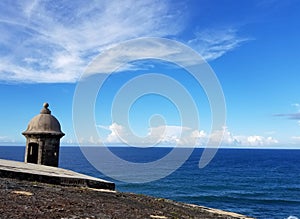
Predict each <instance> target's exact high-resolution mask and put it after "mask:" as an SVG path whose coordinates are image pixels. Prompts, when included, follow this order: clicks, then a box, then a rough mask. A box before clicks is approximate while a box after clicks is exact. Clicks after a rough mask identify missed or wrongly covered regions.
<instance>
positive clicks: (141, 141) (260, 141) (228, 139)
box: [104, 123, 300, 147]
mask: <svg viewBox="0 0 300 219" xmlns="http://www.w3.org/2000/svg"><path fill="white" fill-rule="evenodd" d="M109 130H110V134H109V135H108V136H107V138H106V139H105V140H104V141H105V142H107V143H111V144H113V143H117V144H120V143H129V144H130V145H141V146H143V145H153V143H154V144H155V143H159V144H161V145H176V144H177V145H181V146H193V145H196V146H205V145H206V144H207V142H208V139H209V138H211V141H212V142H213V143H216V144H217V143H218V140H219V139H222V143H221V145H223V146H233V147H244V146H272V145H276V144H278V143H279V141H278V140H277V139H275V138H273V137H271V136H262V135H250V136H244V135H233V134H232V133H231V132H230V131H229V130H228V128H227V127H223V129H222V130H217V131H214V132H213V133H211V134H210V135H209V134H207V133H206V132H205V131H204V130H192V129H190V128H188V127H181V126H158V127H152V128H151V129H150V130H149V132H148V134H147V135H146V136H145V137H144V138H136V136H132V133H131V132H130V131H128V130H127V129H126V128H124V127H123V126H121V125H119V124H117V123H113V124H112V125H110V126H109ZM295 138H296V137H295ZM299 139H300V138H299Z"/></svg>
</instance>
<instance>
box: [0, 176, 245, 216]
mask: <svg viewBox="0 0 300 219" xmlns="http://www.w3.org/2000/svg"><path fill="white" fill-rule="evenodd" d="M0 218H74V219H75V218H229V219H233V218H247V217H244V216H242V215H237V214H234V213H228V212H223V211H219V210H215V209H209V208H205V207H200V206H193V205H188V204H183V203H178V202H174V201H170V200H166V199H161V198H153V197H148V196H144V195H136V194H131V193H121V192H107V191H101V190H93V189H88V188H79V187H63V186H56V185H50V184H44V183H37V182H27V181H20V180H15V179H7V178H0Z"/></svg>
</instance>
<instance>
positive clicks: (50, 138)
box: [22, 103, 65, 167]
mask: <svg viewBox="0 0 300 219" xmlns="http://www.w3.org/2000/svg"><path fill="white" fill-rule="evenodd" d="M48 107H49V104H48V103H44V106H43V108H42V110H41V112H40V114H38V115H36V116H35V117H34V118H33V119H32V120H31V121H30V122H29V124H28V126H27V129H26V131H24V132H23V133H22V134H23V135H24V136H25V137H26V151H25V159H24V161H25V162H26V163H27V162H28V163H36V164H42V165H47V166H54V167H57V166H58V162H59V144H60V139H61V138H62V137H63V136H64V135H65V134H64V133H63V132H62V131H61V126H60V124H59V122H58V120H57V119H56V118H55V117H54V116H52V115H51V111H50V110H49V109H48Z"/></svg>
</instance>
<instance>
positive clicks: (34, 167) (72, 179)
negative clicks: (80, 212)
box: [0, 159, 115, 190]
mask: <svg viewBox="0 0 300 219" xmlns="http://www.w3.org/2000/svg"><path fill="white" fill-rule="evenodd" d="M0 177H6V178H15V179H20V180H27V181H37V182H43V183H49V184H56V185H67V186H81V187H90V188H97V189H108V190H114V189H115V184H114V183H113V182H109V181H106V180H102V179H98V178H95V177H91V176H87V175H84V174H80V173H77V172H74V171H71V170H66V169H62V168H57V167H51V166H45V165H38V164H30V163H23V162H17V161H10V160H1V159H0Z"/></svg>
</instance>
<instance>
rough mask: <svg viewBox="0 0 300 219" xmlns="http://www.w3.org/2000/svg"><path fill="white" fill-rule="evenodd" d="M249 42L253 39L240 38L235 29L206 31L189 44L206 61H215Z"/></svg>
mask: <svg viewBox="0 0 300 219" xmlns="http://www.w3.org/2000/svg"><path fill="white" fill-rule="evenodd" d="M249 40H251V39H250V38H246V37H240V36H238V31H237V29H235V28H221V29H205V30H202V31H198V32H196V34H195V38H194V39H191V40H189V41H188V44H189V45H190V46H191V47H193V48H194V49H196V50H197V51H198V52H199V53H200V54H201V55H202V56H203V58H204V59H206V60H214V59H217V58H219V57H221V56H222V55H224V54H225V53H227V52H228V51H231V50H233V49H235V48H237V47H239V46H240V45H241V44H242V43H244V42H246V41H249Z"/></svg>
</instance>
